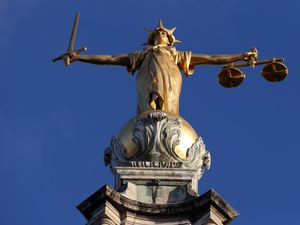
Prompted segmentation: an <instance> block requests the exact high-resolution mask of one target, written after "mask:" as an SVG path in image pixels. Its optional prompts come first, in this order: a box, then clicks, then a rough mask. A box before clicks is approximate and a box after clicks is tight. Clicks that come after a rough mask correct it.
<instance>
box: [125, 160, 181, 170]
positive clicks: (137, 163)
mask: <svg viewBox="0 0 300 225" xmlns="http://www.w3.org/2000/svg"><path fill="white" fill-rule="evenodd" d="M130 166H132V167H145V168H147V167H149V168H180V167H182V163H181V162H150V161H130Z"/></svg>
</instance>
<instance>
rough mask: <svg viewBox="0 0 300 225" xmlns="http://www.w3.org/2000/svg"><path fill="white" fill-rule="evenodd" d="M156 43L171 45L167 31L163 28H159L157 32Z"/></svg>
mask: <svg viewBox="0 0 300 225" xmlns="http://www.w3.org/2000/svg"><path fill="white" fill-rule="evenodd" d="M154 44H155V45H164V44H165V45H169V44H170V42H169V38H168V34H167V32H165V31H163V30H158V31H156V33H155V37H154Z"/></svg>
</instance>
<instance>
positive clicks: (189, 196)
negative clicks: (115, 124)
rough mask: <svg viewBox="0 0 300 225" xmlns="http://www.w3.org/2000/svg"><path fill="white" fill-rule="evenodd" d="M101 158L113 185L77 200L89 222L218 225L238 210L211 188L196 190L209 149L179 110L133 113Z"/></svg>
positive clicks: (234, 215)
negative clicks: (201, 191)
mask: <svg viewBox="0 0 300 225" xmlns="http://www.w3.org/2000/svg"><path fill="white" fill-rule="evenodd" d="M104 159H105V164H106V165H107V166H109V167H110V169H111V171H112V172H113V174H114V176H115V189H112V188H111V187H109V186H104V187H103V188H102V189H100V190H99V191H97V192H96V193H95V194H93V195H92V196H90V197H89V198H88V199H87V200H85V201H84V202H82V203H81V204H80V205H79V206H78V209H79V210H80V211H81V212H82V214H83V215H84V216H85V217H86V219H87V220H88V223H87V224H88V225H100V224H114V225H117V224H126V225H127V224H136V225H145V224H161V225H163V224H164V225H175V224H176V225H177V224H186V225H187V224H193V225H194V224H195V225H212V224H214V225H223V224H228V223H230V221H232V220H233V219H234V217H236V216H237V212H236V211H235V210H234V209H233V208H231V207H230V206H229V205H228V204H227V203H226V202H225V201H224V200H223V199H222V198H221V197H220V196H219V195H218V194H217V193H216V192H215V191H213V190H210V191H208V192H207V193H205V194H204V195H201V196H199V195H198V180H199V179H200V178H201V177H202V175H203V173H204V171H205V170H206V169H209V168H210V163H211V158H210V153H209V151H208V150H207V149H206V147H205V144H204V143H203V140H202V138H201V137H199V136H198V135H197V134H196V132H195V131H194V130H193V128H192V127H191V126H190V125H189V124H188V123H187V121H185V120H184V119H183V118H182V117H180V116H176V115H171V114H169V113H166V112H162V111H150V112H147V113H144V114H140V115H137V116H136V117H134V118H133V119H131V120H130V121H129V122H128V123H127V124H126V125H125V127H124V128H123V129H122V130H121V132H120V133H119V134H118V135H115V136H113V137H112V139H111V144H110V146H109V147H108V148H107V149H106V150H105V153H104Z"/></svg>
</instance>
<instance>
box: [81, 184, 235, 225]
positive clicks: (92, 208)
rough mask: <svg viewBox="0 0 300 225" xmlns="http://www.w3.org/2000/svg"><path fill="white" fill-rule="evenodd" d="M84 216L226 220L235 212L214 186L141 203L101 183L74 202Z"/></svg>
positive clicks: (114, 220) (101, 220)
mask: <svg viewBox="0 0 300 225" xmlns="http://www.w3.org/2000/svg"><path fill="white" fill-rule="evenodd" d="M77 208H78V210H80V212H81V213H82V214H83V215H84V216H85V218H86V219H87V220H88V223H87V225H100V224H113V225H117V224H136V225H142V224H160V225H162V224H164V225H178V224H186V225H187V224H193V225H209V224H214V225H223V224H229V223H230V222H231V221H232V220H233V219H234V218H235V217H236V216H237V215H238V213H237V212H236V211H235V210H234V209H233V208H232V207H231V206H230V205H229V204H228V203H226V202H225V201H224V199H223V198H222V197H221V196H220V195H218V193H216V192H215V191H214V190H212V189H211V190H209V191H208V192H206V193H205V194H203V195H201V196H198V197H196V196H194V197H192V198H190V199H189V200H187V201H184V202H179V203H169V204H157V203H153V204H149V203H141V202H139V201H135V200H132V199H129V198H126V197H125V196H124V195H123V194H122V192H118V191H115V190H114V189H112V188H111V187H109V186H107V185H106V186H104V187H102V188H101V189H100V190H99V191H97V192H96V193H94V194H93V195H92V196H90V197H89V198H88V199H87V200H85V201H84V202H82V203H81V204H80V205H79V206H77Z"/></svg>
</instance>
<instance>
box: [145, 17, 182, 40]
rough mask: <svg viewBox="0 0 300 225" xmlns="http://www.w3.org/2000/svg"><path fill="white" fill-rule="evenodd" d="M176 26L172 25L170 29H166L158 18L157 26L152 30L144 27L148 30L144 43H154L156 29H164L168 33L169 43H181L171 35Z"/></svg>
mask: <svg viewBox="0 0 300 225" xmlns="http://www.w3.org/2000/svg"><path fill="white" fill-rule="evenodd" d="M175 29H176V27H173V28H171V29H167V28H165V27H164V25H163V23H162V20H161V19H160V20H159V24H158V26H157V27H156V28H155V29H154V30H150V29H147V28H145V30H146V31H147V32H148V39H147V42H146V43H145V45H154V37H155V35H156V34H157V32H158V31H165V32H166V33H167V35H168V39H169V42H170V45H174V44H176V43H181V41H179V40H176V38H175V36H174V35H173V33H174V31H175Z"/></svg>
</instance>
